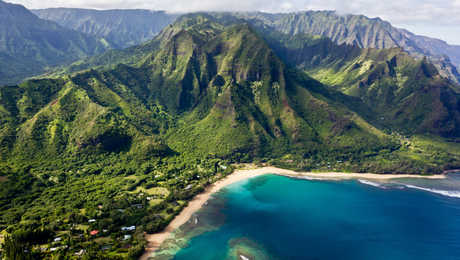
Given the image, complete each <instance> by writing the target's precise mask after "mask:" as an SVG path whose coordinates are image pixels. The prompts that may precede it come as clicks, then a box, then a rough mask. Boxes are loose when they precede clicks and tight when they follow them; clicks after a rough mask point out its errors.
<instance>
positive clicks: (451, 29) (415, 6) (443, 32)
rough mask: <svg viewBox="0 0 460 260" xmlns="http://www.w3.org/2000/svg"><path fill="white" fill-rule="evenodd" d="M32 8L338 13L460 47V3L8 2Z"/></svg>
mask: <svg viewBox="0 0 460 260" xmlns="http://www.w3.org/2000/svg"><path fill="white" fill-rule="evenodd" d="M5 1H7V2H13V3H19V4H23V5H25V6H26V7H28V8H49V7H78V8H94V9H116V8H118V9H128V8H129V9H135V8H140V9H151V10H166V11H169V12H193V11H265V12H292V11H304V10H336V11H337V12H339V13H341V14H364V15H366V16H369V17H380V18H382V19H384V20H387V21H389V22H391V23H392V24H393V25H394V26H396V27H399V28H405V29H408V30H409V31H412V32H414V33H416V34H421V35H426V36H431V37H435V38H439V39H442V40H445V41H447V42H448V43H450V44H458V45H460V0H397V1H395V0H5Z"/></svg>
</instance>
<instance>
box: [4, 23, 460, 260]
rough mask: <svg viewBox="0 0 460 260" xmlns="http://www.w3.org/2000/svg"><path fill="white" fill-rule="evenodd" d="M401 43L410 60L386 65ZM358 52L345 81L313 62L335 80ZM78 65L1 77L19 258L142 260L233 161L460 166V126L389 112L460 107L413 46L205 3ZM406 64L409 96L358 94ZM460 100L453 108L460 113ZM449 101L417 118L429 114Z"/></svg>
mask: <svg viewBox="0 0 460 260" xmlns="http://www.w3.org/2000/svg"><path fill="white" fill-rule="evenodd" d="M391 52H394V53H395V55H396V56H397V58H396V61H395V64H396V65H394V64H393V63H390V65H391V66H387V67H383V68H380V69H378V70H376V69H375V67H382V66H383V65H381V64H387V63H386V61H387V59H388V57H391V54H390V53H391ZM398 55H399V56H398ZM302 60H303V62H301V61H302ZM357 61H360V62H361V63H362V64H361V63H360V66H359V68H357V69H358V70H362V71H363V73H361V74H360V73H351V74H350V77H349V78H346V79H344V80H342V81H340V84H331V85H332V86H329V85H327V84H324V83H321V82H320V81H318V80H316V79H314V78H312V77H310V76H308V74H307V73H305V71H307V72H309V73H312V75H314V76H315V77H317V78H318V79H320V80H322V81H323V82H327V80H326V79H325V78H322V77H319V76H320V75H322V74H321V73H320V72H319V71H320V70H321V69H322V68H326V67H328V66H331V68H333V69H334V70H332V72H327V74H330V75H331V76H334V77H338V76H337V75H340V74H341V73H343V70H346V69H347V68H349V62H357ZM369 61H372V62H374V63H375V64H374V63H373V64H370V62H369ZM390 61H391V59H390ZM368 63H369V64H368ZM366 64H368V65H366ZM392 64H393V65H392ZM372 65H373V66H372ZM73 66H74V67H73V71H76V72H74V73H70V74H67V75H61V76H60V75H54V76H53V77H49V78H42V79H33V80H28V81H25V82H23V83H21V84H19V85H15V86H8V87H0V143H1V146H0V147H1V151H0V212H1V213H2V214H0V231H1V233H2V235H3V234H5V237H4V240H5V242H4V248H5V250H4V251H5V255H6V256H7V257H10V258H19V259H54V258H57V257H61V258H77V257H78V256H76V254H75V253H79V252H83V253H84V256H83V257H84V258H85V259H120V258H122V259H138V257H139V255H140V254H142V252H143V250H144V246H145V239H144V232H148V233H153V232H158V231H160V230H162V229H163V228H164V227H165V226H166V225H167V224H168V223H169V222H170V221H171V220H172V219H173V218H174V216H175V215H177V214H178V213H179V212H180V211H181V209H182V208H183V207H184V206H185V205H186V204H187V201H189V200H190V199H191V198H192V197H193V196H194V195H196V194H198V193H199V192H201V191H203V190H204V189H205V188H206V187H207V186H208V185H209V184H211V183H213V182H215V181H217V180H218V179H219V178H221V177H223V176H225V175H226V174H229V173H230V172H232V171H233V169H232V164H233V163H241V162H255V163H259V162H260V163H268V164H270V165H277V166H281V167H286V168H292V169H298V170H300V169H301V170H322V171H331V170H334V171H349V172H378V173H426V174H429V173H439V172H441V171H443V170H447V169H453V168H458V167H459V166H460V152H459V151H460V149H459V145H458V143H455V142H452V140H453V141H455V138H456V137H458V135H456V133H457V132H456V131H458V130H456V129H458V127H457V126H454V128H452V129H453V130H452V131H444V132H442V131H441V130H440V128H436V127H435V126H434V125H433V126H432V125H430V124H426V125H427V128H426V129H422V128H420V129H417V131H414V132H413V133H414V134H413V135H410V136H409V135H407V136H402V135H401V134H399V132H400V131H401V130H402V129H404V128H405V126H406V125H405V123H406V122H402V121H403V119H404V118H405V116H406V115H410V114H403V116H402V118H403V119H401V122H400V121H397V124H396V123H395V124H389V123H388V122H387V121H383V122H382V121H379V120H380V117H381V114H382V115H387V113H388V114H391V113H390V112H391V111H393V110H394V109H398V108H403V107H404V106H405V105H406V103H405V102H407V105H408V107H410V109H414V110H416V111H418V109H425V108H424V107H423V106H425V105H429V103H430V102H434V103H436V102H438V101H439V100H440V102H444V101H446V100H447V101H449V102H447V103H445V104H451V105H453V106H455V105H456V106H457V107H458V95H457V94H456V92H455V91H456V89H455V87H454V86H453V85H449V84H450V83H449V82H448V81H446V80H444V79H442V78H441V77H439V75H437V71H436V69H434V67H433V66H432V65H430V64H429V62H427V61H425V60H422V61H417V60H415V59H413V58H412V57H410V56H409V55H407V54H404V53H403V52H401V51H400V50H396V49H391V50H383V51H382V50H381V51H379V50H367V49H364V50H362V49H359V48H357V47H352V46H347V45H341V46H338V45H336V44H335V43H333V42H332V41H330V40H327V39H323V38H318V37H314V38H312V37H309V36H304V35H300V34H299V35H295V36H291V35H288V34H282V33H280V32H277V31H276V30H272V29H270V28H269V27H267V25H265V24H263V23H262V25H261V24H260V23H257V22H251V23H248V22H247V21H245V20H240V19H238V18H237V17H235V16H233V15H225V14H224V15H216V14H192V15H185V16H182V17H180V18H179V19H178V20H177V21H176V22H175V23H174V24H172V25H169V26H167V27H166V28H165V29H164V30H163V31H162V32H161V33H160V34H159V35H158V36H156V37H155V38H154V39H153V40H152V41H150V42H147V43H144V44H142V45H139V46H135V47H131V48H128V49H126V50H116V51H110V52H108V53H105V54H103V55H99V56H96V57H93V58H91V59H89V60H86V61H82V62H80V63H78V64H74V65H73ZM92 66H95V67H92ZM77 67H78V68H79V69H83V70H81V71H79V69H78V68H77ZM353 67H354V66H351V68H353ZM398 67H400V68H398ZM313 68H317V69H318V72H317V73H315V71H314V70H313ZM390 68H393V69H394V71H391V70H390ZM68 70H69V71H71V70H72V69H68ZM400 71H401V72H400ZM377 72H379V73H380V74H379V73H377ZM376 73H377V74H376ZM398 73H400V74H401V75H402V76H401V77H408V78H409V77H415V78H420V79H421V82H417V81H413V80H411V79H408V82H409V81H411V83H410V84H409V83H408V84H405V83H401V84H400V85H397V87H398V88H399V91H393V93H394V94H392V95H395V96H397V97H398V98H400V97H403V98H402V99H401V100H395V101H392V100H391V102H390V100H389V99H388V102H387V104H388V106H389V109H388V110H386V109H383V108H382V106H381V103H376V105H375V106H376V107H377V108H375V109H374V108H373V107H372V106H374V104H372V100H371V98H372V93H371V92H368V91H363V92H356V93H355V92H354V91H353V82H355V81H356V80H357V79H358V80H362V79H364V77H366V78H365V79H367V80H369V86H367V88H375V89H380V90H378V91H376V92H377V93H379V92H382V91H383V90H385V89H387V88H388V89H391V88H393V85H391V84H388V85H387V86H384V85H383V84H375V81H374V80H375V79H376V80H377V82H378V81H379V80H381V81H391V80H393V78H394V77H392V76H391V75H394V74H396V75H398ZM323 74H326V72H323ZM371 74H376V76H371ZM387 74H389V75H390V76H388V75H387ZM362 75H365V76H362ZM397 78H398V76H396V79H397ZM365 83H367V82H365ZM435 83H436V84H435ZM438 83H443V84H447V85H445V86H444V85H438ZM432 84H434V85H432ZM431 88H433V89H435V90H436V91H439V93H440V94H439V96H432V95H433V93H437V92H436V91H431ZM449 89H452V90H449ZM408 92H411V94H408V95H406V94H405V93H408ZM396 94H397V95H396ZM381 97H382V98H383V99H385V98H387V96H386V95H381ZM438 97H440V99H439V100H438V99H437V98H438ZM377 101H378V102H381V101H380V100H377ZM455 102H457V103H455ZM443 104H444V103H443ZM455 109H456V107H448V106H447V105H446V111H447V113H450V114H449V117H446V120H447V121H448V122H452V124H456V123H457V122H458V121H456V120H457V117H456V116H457V114H456V111H457V112H458V109H457V110H455ZM443 114H444V113H437V112H433V113H432V114H428V115H425V114H424V113H418V112H417V114H416V116H417V117H420V116H422V117H423V118H422V119H423V122H428V121H429V120H428V119H426V118H428V117H429V118H431V117H438V118H440V116H441V115H443ZM394 116H395V118H396V119H398V120H399V118H400V117H399V115H396V114H395V115H394ZM406 120H408V121H410V123H411V124H415V123H416V122H418V121H416V120H418V119H417V118H416V119H413V118H408V119H406ZM411 120H412V121H411ZM414 120H415V121H414ZM427 120H428V121H427ZM442 126H443V127H445V125H442ZM438 130H439V131H438ZM442 136H448V137H449V139H448V138H444V137H442ZM126 226H134V229H135V230H132V231H129V232H127V231H125V230H122V228H123V227H126ZM128 234H129V235H131V237H126V235H128ZM58 237H59V238H61V239H60V240H59V239H57V240H56V238H58ZM44 245H48V246H49V247H48V246H47V247H44ZM50 247H53V248H55V249H53V250H51V249H46V248H50ZM41 248H45V249H41ZM82 249H84V251H81V250H82Z"/></svg>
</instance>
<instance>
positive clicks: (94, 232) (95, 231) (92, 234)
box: [89, 230, 99, 236]
mask: <svg viewBox="0 0 460 260" xmlns="http://www.w3.org/2000/svg"><path fill="white" fill-rule="evenodd" d="M89 234H90V235H91V236H95V235H97V234H99V230H92V231H91V232H89Z"/></svg>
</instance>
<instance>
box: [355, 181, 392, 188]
mask: <svg viewBox="0 0 460 260" xmlns="http://www.w3.org/2000/svg"><path fill="white" fill-rule="evenodd" d="M358 182H360V183H362V184H365V185H369V186H372V187H377V188H382V189H386V187H385V186H384V185H383V184H381V183H377V182H372V181H368V180H362V179H359V180H358Z"/></svg>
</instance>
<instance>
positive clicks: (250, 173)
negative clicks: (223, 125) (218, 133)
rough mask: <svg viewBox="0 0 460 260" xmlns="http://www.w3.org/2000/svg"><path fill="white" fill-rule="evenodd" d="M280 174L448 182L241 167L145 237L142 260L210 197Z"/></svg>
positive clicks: (377, 175) (406, 175) (413, 176)
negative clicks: (223, 189)
mask: <svg viewBox="0 0 460 260" xmlns="http://www.w3.org/2000/svg"><path fill="white" fill-rule="evenodd" d="M267 174H277V175H282V176H286V177H294V178H302V177H304V178H317V179H322V180H350V179H368V180H391V179H401V178H419V179H445V178H446V176H445V175H443V174H438V175H412V174H375V173H344V172H321V173H320V172H318V173H315V172H295V171H291V170H285V169H281V168H276V167H259V168H242V169H237V170H235V171H234V172H233V173H231V174H229V175H227V176H226V177H224V178H223V179H221V180H219V181H217V182H215V183H213V184H211V185H210V186H209V187H207V188H206V190H205V191H204V192H203V193H200V194H198V195H196V196H195V197H194V198H193V199H192V200H191V201H189V203H188V205H187V206H186V207H185V208H184V209H183V210H182V211H181V212H180V213H179V215H177V216H176V217H175V218H174V219H173V220H172V221H171V223H169V225H168V226H167V227H166V228H165V229H164V230H163V231H162V232H160V233H155V234H146V235H145V239H146V240H147V247H146V248H145V252H144V254H143V255H142V256H141V258H140V259H141V260H146V259H148V258H149V256H150V254H152V253H153V252H155V251H156V250H157V249H158V248H159V247H160V246H161V244H162V243H163V242H164V241H165V240H167V239H168V238H169V237H170V236H171V234H172V232H174V230H176V229H177V228H179V227H180V226H182V225H183V224H185V223H186V222H187V221H188V220H189V219H190V218H191V217H192V216H193V214H194V213H195V212H197V211H198V210H199V209H201V207H203V205H204V204H205V203H206V201H208V200H209V199H210V198H211V196H212V195H213V194H214V193H216V192H218V191H219V190H221V189H222V188H224V187H226V186H228V185H231V184H233V183H236V182H240V181H243V180H247V179H251V178H254V177H258V176H262V175H267Z"/></svg>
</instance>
